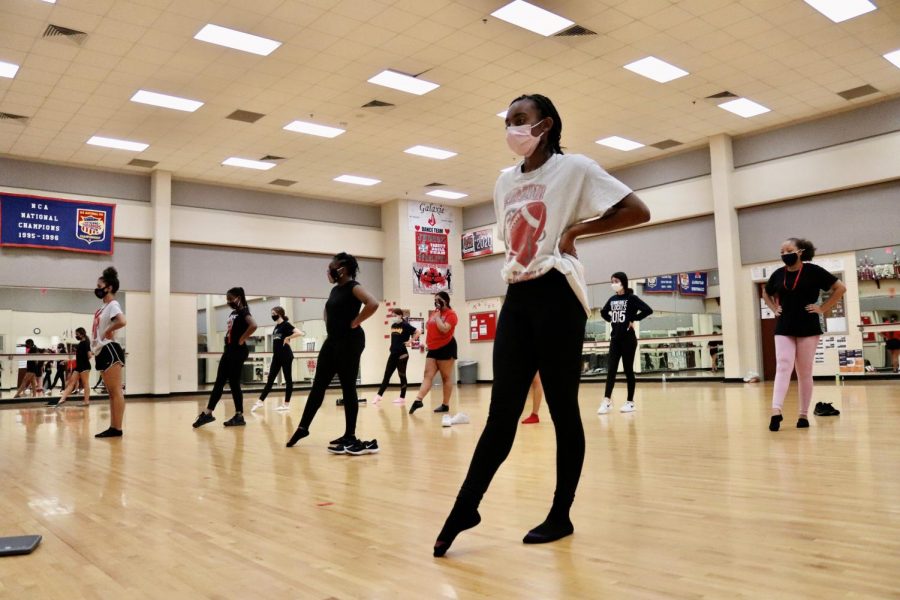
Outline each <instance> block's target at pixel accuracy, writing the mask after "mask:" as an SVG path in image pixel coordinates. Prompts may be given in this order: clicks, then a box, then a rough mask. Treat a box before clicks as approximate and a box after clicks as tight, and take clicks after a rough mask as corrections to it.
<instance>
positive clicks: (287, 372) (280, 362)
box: [259, 349, 294, 404]
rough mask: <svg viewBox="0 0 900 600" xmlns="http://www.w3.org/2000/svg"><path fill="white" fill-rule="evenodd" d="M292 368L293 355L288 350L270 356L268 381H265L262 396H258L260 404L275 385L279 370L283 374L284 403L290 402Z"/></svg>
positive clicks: (292, 386) (292, 382) (292, 384)
mask: <svg viewBox="0 0 900 600" xmlns="http://www.w3.org/2000/svg"><path fill="white" fill-rule="evenodd" d="M293 366H294V353H293V352H291V350H290V349H287V350H282V351H281V355H278V354H275V355H273V356H272V364H271V365H270V366H269V379H268V381H266V387H264V388H263V391H262V394H260V395H259V400H260V401H261V402H262V401H265V399H266V396H268V395H269V392H271V391H272V386H273V385H274V384H275V378H276V377H278V371H279V370H280V371H281V372H282V374H284V403H285V404H288V403H289V402H290V401H291V393H292V392H293V391H294V380H293V379H292V378H291V369H292V368H293Z"/></svg>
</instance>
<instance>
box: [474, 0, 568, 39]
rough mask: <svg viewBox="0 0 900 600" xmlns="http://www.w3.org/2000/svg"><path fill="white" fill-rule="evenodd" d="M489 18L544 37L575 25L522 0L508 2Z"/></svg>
mask: <svg viewBox="0 0 900 600" xmlns="http://www.w3.org/2000/svg"><path fill="white" fill-rule="evenodd" d="M491 16H492V17H497V18H498V19H500V20H503V21H506V22H507V23H512V24H513V25H518V26H519V27H522V28H523V29H527V30H528V31H533V32H535V33H539V34H541V35H544V36H547V35H553V34H554V33H559V32H560V31H562V30H563V29H566V28H568V27H571V26H572V25H574V24H575V21H570V20H568V19H565V18H563V17H560V16H559V15H555V14H553V13H552V12H550V11H549V10H544V9H543V8H540V7H537V6H535V5H534V4H529V3H527V2H525V1H524V0H515V2H510V3H509V4H507V5H506V6H504V7H502V8H498V9H497V10H495V11H494V12H492V13H491Z"/></svg>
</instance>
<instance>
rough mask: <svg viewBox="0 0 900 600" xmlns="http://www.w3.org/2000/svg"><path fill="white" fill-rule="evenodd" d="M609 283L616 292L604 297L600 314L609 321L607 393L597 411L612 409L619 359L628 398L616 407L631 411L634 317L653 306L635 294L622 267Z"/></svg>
mask: <svg viewBox="0 0 900 600" xmlns="http://www.w3.org/2000/svg"><path fill="white" fill-rule="evenodd" d="M610 283H611V286H612V289H613V291H614V292H615V294H613V295H612V297H611V298H610V299H609V300H607V301H606V305H605V306H604V307H603V308H602V309H601V310H600V316H602V317H603V320H605V321H606V322H608V323H612V333H611V334H610V337H609V359H608V361H607V371H606V393H604V394H603V402H601V403H600V408H599V409H598V410H597V414H599V415H605V414H607V413H608V412H609V411H610V410H612V406H613V404H612V391H613V387H615V385H616V374H617V373H618V372H619V361H620V360H621V361H622V367H623V368H624V369H625V380H626V381H627V383H628V400H626V401H625V404H623V405H622V408H621V409H619V410H620V411H621V412H623V413H626V412H634V386H635V379H634V354H635V352H637V335H635V333H634V323H635V321H640V320H641V319H644V318H646V317H649V316H650V315H652V314H653V309H652V308H650V307H649V306H647V303H646V302H644V301H643V300H641V299H640V298H638V297H637V296H636V295H635V293H634V290H632V289H631V288H630V287H628V276H627V275H626V274H625V273H622V272H621V271H619V272H617V273H613V274H612V277H611V278H610Z"/></svg>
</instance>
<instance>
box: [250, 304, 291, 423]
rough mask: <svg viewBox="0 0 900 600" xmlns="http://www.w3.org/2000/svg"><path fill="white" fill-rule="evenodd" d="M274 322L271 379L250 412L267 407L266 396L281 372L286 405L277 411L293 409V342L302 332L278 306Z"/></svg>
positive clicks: (273, 315) (273, 311)
mask: <svg viewBox="0 0 900 600" xmlns="http://www.w3.org/2000/svg"><path fill="white" fill-rule="evenodd" d="M272 320H273V321H275V331H273V332H272V364H271V365H270V366H269V379H268V381H266V387H264V388H263V391H262V394H260V395H259V400H257V401H256V404H254V405H253V408H251V409H250V412H253V411H255V410H256V409H258V408H262V407H263V406H265V404H263V403H264V402H265V401H266V396H268V395H269V392H271V391H272V385H274V383H275V378H276V377H278V371H279V370H280V371H281V372H282V374H283V375H284V403H283V404H282V405H281V406H279V407H277V408H276V409H275V410H290V409H291V393H292V392H293V391H294V379H293V377H292V374H291V370H292V369H293V367H294V351H293V350H292V349H291V340H293V339H296V338H298V337H301V336H302V335H304V334H303V332H302V331H300V330H299V329H297V328H296V327H294V326H293V325H291V323H290V322H289V321H288V318H287V316H285V313H284V308H282V307H280V306H276V307H275V308H273V309H272Z"/></svg>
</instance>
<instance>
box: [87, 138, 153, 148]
mask: <svg viewBox="0 0 900 600" xmlns="http://www.w3.org/2000/svg"><path fill="white" fill-rule="evenodd" d="M87 143H88V144H90V145H91V146H103V147H104V148H115V149H116V150H130V151H132V152H143V151H144V150H146V149H147V148H149V147H150V144H142V143H141V142H129V141H128V140H117V139H115V138H108V137H100V136H98V135H95V136H93V137H92V138H91V139H89V140H88V141H87Z"/></svg>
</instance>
